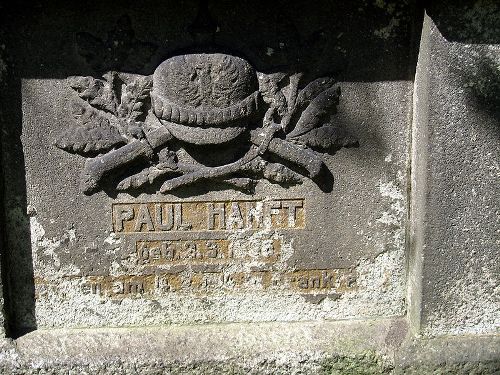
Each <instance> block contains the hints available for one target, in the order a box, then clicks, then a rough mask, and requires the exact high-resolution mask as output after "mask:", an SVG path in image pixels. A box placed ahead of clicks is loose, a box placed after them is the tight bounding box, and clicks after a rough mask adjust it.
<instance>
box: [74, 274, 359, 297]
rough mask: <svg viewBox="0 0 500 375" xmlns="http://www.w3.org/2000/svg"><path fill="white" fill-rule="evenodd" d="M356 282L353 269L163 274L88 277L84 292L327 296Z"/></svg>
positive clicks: (142, 294)
mask: <svg viewBox="0 0 500 375" xmlns="http://www.w3.org/2000/svg"><path fill="white" fill-rule="evenodd" d="M355 280H356V273H355V271H353V270H351V269H313V270H303V271H285V272H273V271H269V270H260V271H259V270H257V271H241V272H227V271H199V272H193V273H183V272H179V273H173V272H163V273H158V274H156V275H137V276H92V277H87V278H86V282H85V283H84V284H83V285H82V287H81V289H82V293H83V294H94V295H98V296H103V297H112V298H125V297H131V296H136V297H141V296H142V297H148V296H149V297H153V296H154V295H158V294H168V293H183V294H206V293H219V292H225V293H227V292H244V291H258V290H260V291H263V292H279V291H287V290H294V291H296V292H299V293H301V294H318V293H321V294H324V293H327V294H328V293H329V292H330V293H331V292H335V293H344V292H346V291H351V290H354V289H355V288H356V282H355Z"/></svg>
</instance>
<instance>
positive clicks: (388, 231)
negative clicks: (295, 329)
mask: <svg viewBox="0 0 500 375" xmlns="http://www.w3.org/2000/svg"><path fill="white" fill-rule="evenodd" d="M190 4H191V3H190ZM191 5H192V6H187V5H185V4H184V5H182V6H181V5H176V4H172V5H169V6H166V5H161V6H160V5H150V6H147V7H140V9H139V8H138V7H137V6H135V5H130V6H128V7H125V8H123V9H121V10H120V12H117V11H116V9H114V8H112V7H110V6H109V5H99V6H95V7H92V8H85V11H84V12H83V13H78V15H77V14H76V13H74V12H73V10H72V9H71V8H70V7H69V6H67V7H66V6H61V7H58V8H57V10H56V8H51V7H50V6H48V7H44V8H43V9H38V8H33V9H27V10H25V11H24V12H23V16H22V18H19V19H12V20H11V21H9V23H8V24H7V26H6V27H7V30H11V29H16V30H17V32H16V33H12V34H11V36H10V40H9V42H10V47H11V49H12V51H13V52H12V53H13V59H14V60H15V61H16V71H15V72H14V76H13V78H12V80H13V84H12V85H11V87H12V89H13V90H14V91H15V88H16V87H17V88H18V89H19V92H17V93H16V92H13V93H12V95H9V96H8V97H7V98H6V99H5V101H6V103H8V104H9V105H8V107H10V109H11V110H10V111H11V114H10V115H9V116H10V118H9V121H8V122H7V126H6V130H5V136H4V137H3V142H4V156H3V160H4V161H3V164H4V165H5V166H6V170H5V172H4V173H5V179H6V181H10V182H11V184H10V185H9V186H7V188H6V192H5V194H6V199H7V202H8V205H7V207H6V210H7V217H8V218H9V221H8V223H7V228H8V233H9V234H8V243H9V264H10V265H16V269H15V271H13V270H12V271H11V273H10V274H9V280H10V285H11V286H10V287H11V288H13V289H16V290H18V291H19V292H18V298H16V299H15V300H13V301H12V304H13V306H12V310H13V320H14V321H15V323H14V325H15V326H17V327H25V328H27V329H29V328H30V327H31V328H33V327H35V326H38V327H85V326H110V325H111V326H127V325H157V324H165V323H192V322H237V321H254V322H255V321H291V320H311V319H313V320H315V319H345V318H368V317H384V316H385V317H386V316H399V315H402V314H404V311H405V303H404V298H405V288H406V283H405V227H406V215H407V209H406V206H407V200H406V189H407V187H406V180H407V169H408V153H407V150H408V147H409V143H408V142H409V125H410V122H409V118H410V113H411V91H412V82H411V75H410V73H409V72H411V69H412V68H411V67H412V64H413V62H412V56H413V55H412V49H411V48H412V45H411V38H412V36H411V28H410V23H409V20H411V19H412V11H413V10H412V6H411V4H400V5H399V4H398V5H394V6H392V5H391V6H385V5H383V4H378V3H377V4H361V5H346V4H339V5H338V6H336V7H332V6H330V4H329V3H328V2H324V3H318V4H316V5H315V6H314V7H311V6H310V5H309V4H308V3H305V2H304V3H297V4H294V5H293V6H290V4H288V3H286V4H285V3H284V2H283V3H276V4H273V5H269V4H267V3H266V4H265V3H255V4H253V5H252V6H250V5H246V4H238V5H234V4H219V3H217V4H215V3H214V4H211V5H210V7H209V9H204V8H203V7H201V8H200V7H199V6H198V5H197V4H196V3H194V2H193V4H191ZM269 7H271V8H272V9H274V10H273V11H270V10H269ZM264 10H265V11H264ZM283 11H285V12H286V16H282V15H280V16H279V17H278V16H277V15H278V14H282V13H283ZM368 14H370V15H372V14H376V15H377V16H376V17H374V18H369V19H370V22H369V23H366V19H367V18H366V17H365V16H363V15H368ZM340 15H342V16H340ZM160 19H161V22H160V21H159V20H160ZM332 19H336V20H337V21H338V22H337V23H335V24H333V23H332V22H331V20H332ZM284 20H286V22H285V21H284ZM306 20H307V22H305V21H306ZM396 20H399V21H397V22H396ZM405 20H406V21H407V22H403V21H405ZM400 21H401V22H400ZM61 30H62V31H61ZM354 41H356V42H355V43H354ZM42 45H43V47H42ZM48 51H49V53H48ZM382 67H383V69H382ZM16 82H17V84H18V86H16ZM21 113H22V118H21V116H20V114H21ZM19 139H20V140H21V143H19V141H18V140H19ZM21 156H22V157H21ZM9 160H16V163H17V164H16V163H10V162H9ZM28 221H29V224H28ZM28 229H29V232H30V237H31V244H30V245H28V244H27V243H26V242H25V241H26V230H28ZM31 265H32V266H31ZM30 279H33V280H34V283H32V282H31V283H30Z"/></svg>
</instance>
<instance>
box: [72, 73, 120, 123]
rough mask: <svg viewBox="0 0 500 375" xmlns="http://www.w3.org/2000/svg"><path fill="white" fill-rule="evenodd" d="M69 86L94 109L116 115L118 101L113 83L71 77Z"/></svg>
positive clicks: (90, 78)
mask: <svg viewBox="0 0 500 375" xmlns="http://www.w3.org/2000/svg"><path fill="white" fill-rule="evenodd" d="M68 81H69V85H70V86H71V88H73V90H75V91H76V92H77V93H78V96H79V97H80V98H82V99H83V100H85V101H86V102H88V103H89V104H90V105H91V106H92V107H94V108H96V109H99V110H101V111H105V112H108V113H112V114H114V115H116V110H117V105H118V101H117V98H116V95H115V92H114V90H113V87H112V78H111V82H108V81H104V80H101V79H96V78H93V77H78V76H76V77H70V78H68Z"/></svg>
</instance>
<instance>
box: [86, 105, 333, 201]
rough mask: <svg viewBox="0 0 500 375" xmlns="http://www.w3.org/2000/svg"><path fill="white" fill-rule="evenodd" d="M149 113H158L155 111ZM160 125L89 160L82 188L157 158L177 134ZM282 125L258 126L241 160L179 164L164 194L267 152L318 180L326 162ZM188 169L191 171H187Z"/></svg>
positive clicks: (224, 172) (221, 174)
mask: <svg viewBox="0 0 500 375" xmlns="http://www.w3.org/2000/svg"><path fill="white" fill-rule="evenodd" d="M148 116H154V115H152V114H150V115H148ZM154 118H155V121H156V122H158V125H155V126H153V127H151V128H150V129H149V130H145V132H144V133H145V139H144V140H138V139H134V140H133V141H131V142H129V143H127V144H126V145H124V146H122V147H119V148H117V149H115V150H113V151H110V152H108V153H107V154H104V155H102V156H97V157H95V158H92V159H87V161H86V163H85V167H84V169H83V175H82V188H83V191H84V192H85V193H87V194H89V193H92V192H94V191H96V189H97V187H98V185H99V182H100V181H101V179H102V178H103V177H104V176H105V175H106V174H107V173H110V172H112V171H115V170H117V169H120V168H123V167H125V166H127V165H131V164H133V163H136V162H138V161H145V162H149V161H151V160H152V159H153V156H154V154H155V151H159V150H161V149H162V148H163V147H165V145H166V144H167V143H168V142H169V141H171V140H172V139H174V137H173V135H172V134H171V133H170V132H169V131H168V130H167V128H166V127H165V126H163V125H162V124H161V123H160V120H159V119H157V118H156V116H155V117H154ZM281 128H282V126H281V125H280V124H276V123H272V124H271V125H268V126H264V127H260V128H257V129H254V130H252V131H251V132H250V142H251V143H252V146H251V147H250V149H249V150H248V151H247V153H246V154H245V155H244V156H243V157H241V158H240V159H238V160H237V161H235V162H233V163H229V164H225V165H221V166H217V167H205V166H200V167H195V168H193V166H191V167H190V168H187V169H186V168H182V166H181V165H180V164H179V165H176V166H175V167H174V168H171V172H178V173H181V175H180V176H178V177H174V178H171V179H168V180H167V181H165V182H164V183H163V185H162V186H161V188H160V192H161V193H167V192H169V191H171V190H174V189H176V188H179V187H181V186H187V185H191V184H194V183H195V182H197V181H200V180H209V179H221V178H224V177H227V176H229V175H231V174H235V173H237V172H239V171H241V170H242V168H243V167H244V166H245V165H248V164H249V163H250V162H252V161H254V160H256V159H258V158H259V157H260V155H263V154H264V153H266V152H269V153H272V154H274V155H276V156H278V157H280V158H282V159H284V160H287V161H289V162H291V163H293V164H296V165H298V166H299V167H301V168H302V169H304V170H305V171H306V172H307V176H308V177H309V178H311V179H313V180H314V179H315V178H316V177H317V176H318V175H319V174H320V173H321V171H322V169H323V168H324V162H323V160H322V158H321V157H319V156H318V155H317V154H316V153H315V152H314V151H313V150H311V149H309V148H307V147H305V146H303V147H301V146H299V145H296V144H294V143H292V142H289V141H287V140H284V139H281V138H275V137H274V136H275V134H276V133H277V132H278V131H279V130H280V129H281ZM186 172H187V173H186Z"/></svg>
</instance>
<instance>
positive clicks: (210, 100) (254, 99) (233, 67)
mask: <svg viewBox="0 0 500 375" xmlns="http://www.w3.org/2000/svg"><path fill="white" fill-rule="evenodd" d="M151 101H152V108H153V111H154V113H155V115H156V116H157V117H158V118H159V119H160V121H161V122H162V124H163V125H164V126H165V127H166V128H167V129H168V130H169V131H170V132H171V133H172V135H173V136H174V137H175V138H177V139H180V140H182V141H185V142H188V143H191V144H198V145H203V144H220V143H225V142H228V141H230V140H232V139H234V138H236V137H237V136H239V135H240V134H242V133H243V132H244V131H245V130H246V129H247V127H248V124H249V122H250V119H251V117H252V116H253V115H254V114H255V113H256V112H257V109H258V104H259V91H258V82H257V75H256V72H255V70H254V69H253V68H252V66H251V65H250V64H249V63H248V62H247V61H246V60H244V59H242V58H239V57H235V56H230V55H225V54H188V55H181V56H175V57H172V58H170V59H168V60H166V61H164V62H163V63H162V64H160V65H159V66H158V68H157V69H156V71H155V72H154V75H153V90H152V91H151Z"/></svg>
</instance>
